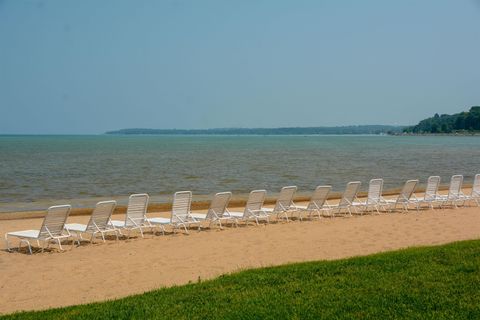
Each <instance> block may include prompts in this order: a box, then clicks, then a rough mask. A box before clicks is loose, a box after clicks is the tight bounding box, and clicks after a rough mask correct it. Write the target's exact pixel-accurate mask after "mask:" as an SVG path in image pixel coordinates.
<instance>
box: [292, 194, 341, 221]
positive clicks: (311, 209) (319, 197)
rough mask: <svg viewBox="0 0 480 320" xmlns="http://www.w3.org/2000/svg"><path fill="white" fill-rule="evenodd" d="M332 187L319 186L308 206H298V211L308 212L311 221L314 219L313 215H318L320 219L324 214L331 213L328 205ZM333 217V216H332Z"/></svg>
mask: <svg viewBox="0 0 480 320" xmlns="http://www.w3.org/2000/svg"><path fill="white" fill-rule="evenodd" d="M331 189H332V186H318V187H317V188H315V191H314V192H313V194H312V197H311V198H310V202H309V203H308V205H307V206H296V208H297V209H298V210H300V211H301V212H306V213H308V214H309V217H310V219H311V218H312V215H313V214H315V213H316V214H317V215H318V218H319V219H320V218H321V216H322V213H323V212H327V211H331V208H329V207H328V206H329V204H328V201H327V199H328V195H329V194H330V190H331ZM330 216H331V215H330Z"/></svg>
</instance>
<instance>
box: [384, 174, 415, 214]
mask: <svg viewBox="0 0 480 320" xmlns="http://www.w3.org/2000/svg"><path fill="white" fill-rule="evenodd" d="M417 184H418V180H408V181H407V182H405V184H404V185H403V188H402V191H400V194H399V195H398V197H397V198H396V199H395V200H393V199H385V200H384V201H385V203H386V204H388V205H389V210H390V212H392V211H394V210H395V209H397V207H398V206H400V207H402V208H403V210H404V211H408V207H409V205H410V204H413V205H415V206H416V208H417V211H418V206H419V202H418V200H417V199H416V198H415V195H414V194H413V192H414V191H415V187H416V186H417ZM412 197H413V200H412Z"/></svg>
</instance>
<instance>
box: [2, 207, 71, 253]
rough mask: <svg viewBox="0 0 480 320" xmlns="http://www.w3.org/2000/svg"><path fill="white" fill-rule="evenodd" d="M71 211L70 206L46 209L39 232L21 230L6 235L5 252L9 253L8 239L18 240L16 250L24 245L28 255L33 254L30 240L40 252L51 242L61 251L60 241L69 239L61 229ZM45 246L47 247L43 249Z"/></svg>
mask: <svg viewBox="0 0 480 320" xmlns="http://www.w3.org/2000/svg"><path fill="white" fill-rule="evenodd" d="M71 209H72V207H71V206H70V205H61V206H52V207H50V208H48V210H47V214H46V216H45V218H44V219H43V223H42V226H41V228H40V230H23V231H15V232H8V233H6V234H5V241H6V245H7V251H11V247H10V240H9V237H15V238H18V239H20V243H19V246H18V249H19V250H20V249H21V248H22V244H25V245H26V246H27V247H28V251H29V253H30V254H32V253H33V251H32V244H31V243H30V241H31V240H35V241H36V242H37V245H38V247H40V250H41V252H43V251H44V250H45V248H49V247H50V243H52V242H55V243H57V244H58V247H59V249H60V250H61V251H63V247H62V242H61V240H63V239H68V238H70V237H71V234H70V233H69V232H68V231H65V230H64V228H63V227H64V226H65V221H67V217H68V215H69V214H70V210H71ZM40 242H41V244H40ZM45 245H47V246H46V247H45Z"/></svg>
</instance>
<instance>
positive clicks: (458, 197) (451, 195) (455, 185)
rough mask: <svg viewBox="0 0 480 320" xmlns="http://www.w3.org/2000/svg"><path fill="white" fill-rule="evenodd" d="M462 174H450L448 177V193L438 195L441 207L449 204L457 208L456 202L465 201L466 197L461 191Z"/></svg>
mask: <svg viewBox="0 0 480 320" xmlns="http://www.w3.org/2000/svg"><path fill="white" fill-rule="evenodd" d="M462 184H463V176H462V175H460V174H457V175H454V176H452V178H451V179H450V186H449V188H448V195H446V196H440V199H441V201H442V202H443V203H442V208H443V207H445V206H446V205H449V204H450V205H451V206H452V207H454V208H458V205H457V203H458V202H463V203H464V202H465V200H466V197H465V195H464V194H463V192H462Z"/></svg>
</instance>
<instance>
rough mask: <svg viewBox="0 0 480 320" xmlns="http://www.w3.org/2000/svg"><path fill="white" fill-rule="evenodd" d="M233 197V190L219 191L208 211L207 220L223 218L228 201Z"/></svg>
mask: <svg viewBox="0 0 480 320" xmlns="http://www.w3.org/2000/svg"><path fill="white" fill-rule="evenodd" d="M231 197H232V193H231V192H219V193H217V194H216V195H215V196H214V197H213V199H212V202H211V203H210V208H208V212H207V217H206V218H207V220H211V219H215V218H221V217H222V216H223V214H224V213H225V210H226V209H227V206H228V202H229V201H230V198H231Z"/></svg>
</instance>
